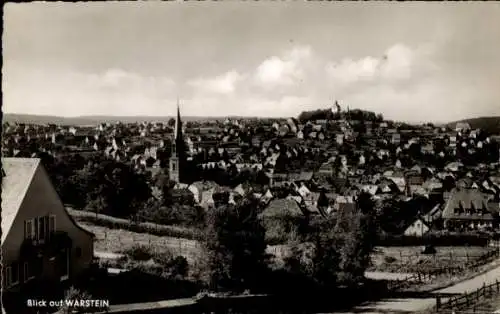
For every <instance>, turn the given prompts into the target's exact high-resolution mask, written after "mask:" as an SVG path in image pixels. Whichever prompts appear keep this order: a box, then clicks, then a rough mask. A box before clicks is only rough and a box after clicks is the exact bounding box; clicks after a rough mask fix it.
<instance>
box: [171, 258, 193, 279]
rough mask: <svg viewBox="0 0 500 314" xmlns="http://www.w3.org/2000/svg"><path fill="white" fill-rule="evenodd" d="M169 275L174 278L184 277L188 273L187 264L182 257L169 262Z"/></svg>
mask: <svg viewBox="0 0 500 314" xmlns="http://www.w3.org/2000/svg"><path fill="white" fill-rule="evenodd" d="M169 268H170V274H171V275H172V276H174V277H185V276H187V274H188V271H189V264H188V262H187V260H186V258H185V257H184V256H177V257H176V258H174V259H172V260H171V261H170V265H169Z"/></svg>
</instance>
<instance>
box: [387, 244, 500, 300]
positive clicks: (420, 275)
mask: <svg viewBox="0 0 500 314" xmlns="http://www.w3.org/2000/svg"><path fill="white" fill-rule="evenodd" d="M499 253H500V251H499V250H495V251H491V252H488V253H485V254H484V255H482V257H480V258H477V259H475V260H471V261H470V262H468V263H464V264H461V265H454V266H449V267H442V268H434V269H430V268H422V269H421V270H418V269H417V270H416V271H415V272H414V273H413V274H412V275H410V276H408V277H407V278H405V279H400V280H394V281H390V282H389V284H388V289H389V290H390V291H395V290H400V289H404V288H408V287H410V286H413V285H415V284H421V283H425V282H429V281H431V280H433V279H435V278H437V277H438V276H441V275H447V276H451V275H456V274H463V273H464V272H465V271H469V272H470V271H471V270H475V269H477V268H478V267H481V266H483V265H485V264H486V263H488V262H490V261H493V260H494V259H496V258H498V257H499V256H500V254H499Z"/></svg>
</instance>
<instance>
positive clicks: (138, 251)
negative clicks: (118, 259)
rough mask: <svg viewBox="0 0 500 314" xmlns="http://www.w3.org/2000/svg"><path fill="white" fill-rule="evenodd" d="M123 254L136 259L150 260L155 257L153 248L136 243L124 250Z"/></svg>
mask: <svg viewBox="0 0 500 314" xmlns="http://www.w3.org/2000/svg"><path fill="white" fill-rule="evenodd" d="M123 254H126V255H128V256H129V257H130V258H131V259H132V260H135V261H148V260H150V259H151V258H153V254H152V253H151V249H150V248H149V247H147V246H144V245H134V246H133V247H132V248H130V249H126V250H124V251H123Z"/></svg>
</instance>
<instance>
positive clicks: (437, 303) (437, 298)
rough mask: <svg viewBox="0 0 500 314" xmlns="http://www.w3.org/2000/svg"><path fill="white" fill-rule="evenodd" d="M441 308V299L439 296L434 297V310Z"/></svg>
mask: <svg viewBox="0 0 500 314" xmlns="http://www.w3.org/2000/svg"><path fill="white" fill-rule="evenodd" d="M439 308H441V297H440V296H439V295H437V296H436V310H439Z"/></svg>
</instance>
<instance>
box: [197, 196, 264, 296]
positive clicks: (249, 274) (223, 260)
mask: <svg viewBox="0 0 500 314" xmlns="http://www.w3.org/2000/svg"><path fill="white" fill-rule="evenodd" d="M257 206H258V205H257V202H256V200H255V199H252V198H245V199H242V200H241V201H240V202H239V203H238V204H236V205H234V206H231V205H224V206H219V207H217V208H215V209H214V210H211V211H209V212H208V213H207V219H206V225H207V226H206V238H205V239H204V241H203V249H204V251H205V256H206V258H205V261H206V265H205V267H204V268H205V269H204V275H205V280H206V282H207V283H208V286H209V288H210V289H211V290H213V291H224V290H233V291H234V290H236V291H242V290H244V289H256V288H259V279H260V278H262V277H261V276H262V275H263V274H264V272H265V270H266V261H267V255H266V252H265V251H266V247H267V245H266V242H265V230H264V228H263V227H262V225H261V224H260V222H259V219H258V217H257Z"/></svg>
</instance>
